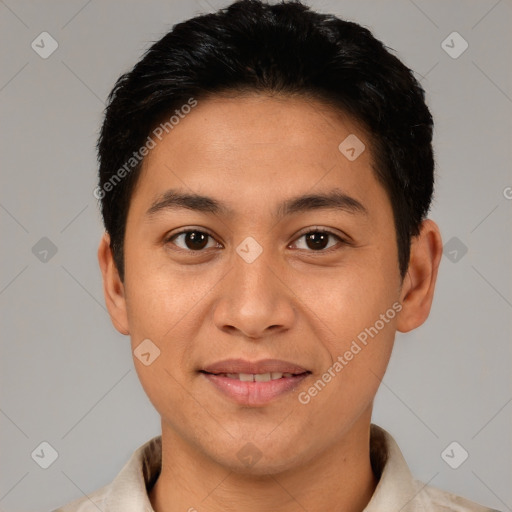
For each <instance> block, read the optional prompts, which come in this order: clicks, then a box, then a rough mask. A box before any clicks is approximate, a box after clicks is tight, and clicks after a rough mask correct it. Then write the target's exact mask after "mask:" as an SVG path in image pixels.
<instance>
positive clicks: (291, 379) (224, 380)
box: [200, 359, 311, 406]
mask: <svg viewBox="0 0 512 512" xmlns="http://www.w3.org/2000/svg"><path fill="white" fill-rule="evenodd" d="M272 372H276V373H277V372H280V373H287V374H293V375H290V376H286V377H285V376H283V377H281V378H280V379H275V380H270V381H266V382H248V381H241V380H238V379H236V378H230V377H228V376H226V375H224V374H228V373H229V374H236V373H252V374H262V373H272ZM200 373H201V375H202V376H203V377H204V378H205V379H206V380H207V381H208V382H209V383H210V384H212V385H213V386H214V387H215V388H216V389H217V390H218V391H220V392H221V393H222V394H223V395H224V396H227V397H228V398H230V399H231V400H233V401H234V402H235V403H237V404H239V405H245V406H262V405H265V404H268V403H269V402H271V401H273V400H275V399H277V398H279V397H282V396H283V395H285V394H287V393H289V392H291V391H293V390H294V389H296V387H297V386H298V385H299V384H300V383H301V382H302V381H303V380H304V379H305V378H306V377H308V376H309V375H311V372H310V371H309V370H306V369H305V368H303V367H302V366H299V365H297V364H294V363H290V362H288V361H282V360H279V359H264V360H260V361H254V362H252V361H246V360H243V359H227V360H224V361H219V362H217V363H214V364H211V365H208V366H206V367H205V368H204V369H203V370H200Z"/></svg>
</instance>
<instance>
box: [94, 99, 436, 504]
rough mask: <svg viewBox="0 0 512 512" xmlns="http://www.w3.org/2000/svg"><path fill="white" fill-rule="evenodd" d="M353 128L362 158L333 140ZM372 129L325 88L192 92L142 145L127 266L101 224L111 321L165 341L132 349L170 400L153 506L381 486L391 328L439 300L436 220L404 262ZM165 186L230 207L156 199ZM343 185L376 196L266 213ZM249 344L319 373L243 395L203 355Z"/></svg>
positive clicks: (242, 349) (219, 356)
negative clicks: (191, 236)
mask: <svg viewBox="0 0 512 512" xmlns="http://www.w3.org/2000/svg"><path fill="white" fill-rule="evenodd" d="M349 134H356V135H357V137H358V138H359V139H360V140H361V141H363V142H364V144H365V145H366V149H365V151H363V152H362V153H361V155H360V156H359V157H358V158H357V159H356V160H354V161H349V160H348V159H347V158H346V157H345V156H344V155H343V154H342V153H341V152H340V151H339V149H338V145H339V144H340V143H341V142H342V141H343V140H344V139H345V138H346V137H347V136H348V135H349ZM370 142H371V141H370V140H369V139H368V137H367V135H366V134H365V133H364V131H363V130H362V129H361V128H360V127H359V126H358V125H357V123H354V122H353V121H352V120H351V119H350V118H348V117H347V116H344V115H343V114H342V113H340V112H338V111H336V112H334V111H333V109H332V108H328V107H327V106H326V105H323V104H322V103H319V102H317V101H314V100H306V99H304V98H302V99H301V98H289V97H288V98H286V97H277V96H274V97H269V96H263V95H256V94H253V95H244V96H235V97H216V98H210V99H207V100H203V101H199V103H198V106H197V107H195V108H194V110H193V111H192V112H191V113H190V114H188V115H187V116H186V117H185V118H184V119H183V120H181V121H180V123H179V124H178V125H177V126H175V127H174V129H173V130H172V131H171V132H170V133H169V134H168V135H166V136H165V137H164V138H163V139H162V140H161V141H160V142H158V144H157V146H156V147H155V148H154V149H153V150H151V152H150V154H149V155H148V156H147V157H146V159H145V161H144V165H143V170H142V173H141V176H140V178H139V181H138V184H137V187H136V189H135V191H134V194H133V197H132V199H131V205H130V209H129V212H128V218H127V227H126V237H125V279H124V282H121V280H120V279H119V275H118V273H117V270H116V268H115V264H114V262H113V258H112V254H111V251H110V248H109V237H108V234H105V235H104V237H103V239H102V241H101V243H100V247H99V250H98V258H99V263H100V267H101V271H102V274H103V283H104V293H105V298H106V304H107V306H108V310H109V312H110V315H111V319H112V322H113V324H114V326H115V327H116V329H117V330H118V331H119V332H121V333H123V334H126V335H130V337H131V344H132V350H134V349H135V348H136V347H137V346H138V345H139V344H140V343H141V341H142V340H144V339H148V338H149V339H150V340H152V342H153V343H154V344H155V345H157V346H158V347H159V349H160V351H161V353H160V356H159V357H158V358H157V359H156V360H155V361H154V362H153V363H152V364H151V365H149V366H145V365H143V364H142V363H141V362H140V361H139V360H138V359H137V358H136V357H134V364H135V367H136V370H137V372H138V375H139V378H140V381H141V383H142V386H143V387H144V390H145V391H146V393H147V395H148V397H149V398H150V400H151V402H152V403H153V405H154V406H155V408H156V409H157V411H158V412H159V413H160V415H161V418H162V445H163V454H162V460H163V462H162V472H161V475H160V477H159V479H158V480H157V483H156V484H155V486H154V488H153V489H152V491H151V492H150V500H151V503H152V505H153V507H154V509H155V511H156V512H174V511H183V510H188V509H190V508H191V507H194V508H195V509H197V510H207V511H212V512H215V511H221V510H222V511H226V510H235V509H236V510H244V511H249V512H251V511H261V510H274V511H279V512H287V511H292V510H293V511H296V510H298V508H303V509H305V510H308V511H310V512H313V511H321V510H343V511H347V512H351V511H361V510H362V509H363V508H364V507H365V506H366V505H367V503H368V501H369V500H370V498H371V496H372V494H373V492H374V491H375V486H376V484H377V478H376V477H375V475H374V474H373V472H372V469H371V465H370V458H369V429H370V422H371V413H372V407H373V400H374V397H375V394H376V392H377V390H378V387H379V384H380V380H381V379H382V377H383V376H384V373H385V370H386V367H387V364H388V361H389V357H390V355H391V351H392V347H393V343H394V338H395V333H396V331H401V332H407V331H410V330H412V329H414V328H416V327H418V326H419V325H421V324H422V323H423V322H424V321H425V320H426V318H427V316H428V314H429V312H430V307H431V302H432V298H433V293H434V286H435V281H436V277H437V271H438V265H439V262H440V259H441V254H442V242H441V237H440V234H439V229H438V227H437V225H436V224H435V223H434V222H433V221H431V220H426V221H424V222H423V224H422V227H421V232H420V235H419V236H418V237H416V238H414V239H413V241H412V246H411V259H410V265H409V270H408V273H407V275H406V276H405V278H404V279H403V280H402V279H401V277H400V273H399V268H398V253H397V245H396V235H395V230H394V224H393V212H392V209H391V204H390V201H389V199H388V196H387V194H386V192H385V190H384V189H383V187H382V186H381V185H380V183H379V182H378V181H377V179H376V177H375V175H374V172H373V170H372V156H371V150H370ZM169 189H179V190H180V191H183V192H188V193H199V194H202V195H207V196H209V197H212V198H215V199H216V200H218V201H219V202H222V203H225V205H226V206H228V207H229V208H230V209H232V210H233V211H232V213H231V214H230V215H223V214H211V213H204V212H196V211H193V210H190V209H174V210H170V209H169V210H163V211H159V212H158V213H156V214H155V215H153V216H148V215H147V214H146V212H147V210H148V209H149V208H150V206H151V205H152V204H153V203H154V202H155V200H157V199H158V198H159V197H161V195H162V194H163V193H164V192H165V191H167V190H169ZM333 189H338V190H341V191H343V192H344V193H345V194H347V195H349V196H350V197H352V198H354V199H356V200H357V201H359V202H360V203H361V204H362V205H363V206H364V207H365V208H366V210H367V212H366V213H360V212H353V211H346V210H340V209H313V210H309V211H305V212H301V213H296V214H294V215H290V216H286V217H283V218H281V219H277V218H275V217H273V216H272V215H273V213H274V211H275V210H276V208H277V206H278V205H279V204H280V203H281V202H282V201H284V200H287V199H289V198H292V197H295V196H299V195H302V194H306V193H319V192H328V191H331V190H333ZM189 228H196V229H197V230H198V231H202V232H206V233H208V234H209V235H211V236H212V238H210V239H209V241H208V244H207V246H206V247H205V248H203V249H202V252H199V251H194V250H193V248H194V247H196V246H194V245H193V244H192V245H191V244H190V242H189V243H188V244H187V242H186V239H185V236H181V237H179V238H178V239H174V241H169V236H170V235H173V234H178V233H180V232H182V231H183V230H184V229H189ZM315 228H316V229H317V230H318V228H322V229H325V230H329V231H331V232H332V233H333V234H334V236H330V237H329V239H328V242H326V244H325V248H324V249H323V250H318V249H316V250H315V246H312V245H311V244H310V245H308V244H307V241H306V237H305V236H303V235H305V234H306V233H309V232H312V231H313V232H315ZM336 235H337V236H340V237H341V238H343V239H345V240H347V241H348V243H343V242H340V240H338V239H337V238H336ZM249 236H250V237H252V238H254V239H255V240H256V241H257V242H258V243H259V245H260V246H261V247H262V249H263V251H262V253H261V254H260V255H259V256H258V257H257V258H256V259H255V260H254V261H253V262H252V263H248V262H246V261H245V260H244V259H243V258H241V257H240V256H239V254H238V253H237V252H236V248H237V246H239V244H240V243H241V242H242V241H243V240H244V239H245V238H246V237H249ZM191 247H192V248H191ZM187 251H188V252H187ZM397 302H398V303H400V304H401V306H402V309H401V311H400V312H399V313H398V314H397V315H396V316H395V317H394V318H393V319H390V320H389V321H388V322H387V323H385V326H384V328H382V329H381V330H380V331H379V333H378V335H377V336H375V337H374V338H373V339H370V341H369V342H368V344H367V345H366V346H365V347H364V348H363V349H362V350H361V351H360V352H359V353H358V354H357V355H355V356H354V358H353V359H352V360H351V361H350V362H349V363H348V364H347V365H346V366H345V367H344V368H343V370H342V371H340V372H338V373H337V374H336V377H335V378H333V379H332V380H331V381H330V382H329V383H328V384H327V385H326V386H325V388H324V389H322V390H321V391H320V392H319V393H318V394H317V395H316V396H314V397H313V398H311V401H310V402H309V403H308V404H302V403H300V402H299V400H298V396H299V393H300V392H304V391H307V390H308V389H309V388H310V387H311V386H312V385H313V384H314V382H316V381H317V380H318V379H319V378H320V377H321V375H322V374H323V373H324V372H326V371H327V370H328V368H330V367H332V365H333V362H334V361H336V359H337V357H338V356H340V355H343V354H344V353H345V352H346V351H347V350H348V349H349V347H350V344H351V342H352V340H354V339H356V337H357V335H358V334H359V333H360V332H362V331H364V329H365V328H367V327H370V326H373V325H375V322H376V321H377V320H378V319H379V318H380V315H381V314H384V313H385V312H386V311H387V310H388V309H389V308H391V307H392V305H393V304H394V303H397ZM238 357H240V358H244V359H249V360H260V359H264V358H276V359H283V360H286V361H290V362H293V363H297V364H299V365H300V366H302V367H304V368H306V369H308V370H310V371H311V372H312V373H311V375H309V376H308V377H307V378H306V379H305V380H304V381H303V382H302V383H300V385H299V386H298V387H297V388H296V389H294V390H292V391H290V392H288V393H286V394H285V395H282V396H279V397H277V398H276V399H274V400H273V401H272V402H270V403H268V404H265V405H260V406H251V405H245V406H242V405H238V404H236V403H234V402H233V401H231V400H230V399H229V398H227V397H225V396H224V395H222V394H221V393H219V391H218V390H217V389H216V388H215V387H214V386H213V385H212V384H211V383H210V382H208V381H207V380H206V379H205V378H204V376H203V375H201V374H200V373H198V370H199V369H201V368H203V367H204V366H205V365H207V364H211V363H213V362H216V361H219V360H223V359H227V358H238ZM248 442H251V443H252V444H253V445H254V446H255V447H256V448H257V450H258V454H259V456H260V458H259V460H257V462H256V463H255V464H253V465H251V466H248V465H247V464H246V463H245V462H244V461H242V460H240V459H239V458H238V456H237V453H238V452H239V450H240V449H242V448H243V447H244V446H245V445H246V444H247V443H248Z"/></svg>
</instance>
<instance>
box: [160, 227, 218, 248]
mask: <svg viewBox="0 0 512 512" xmlns="http://www.w3.org/2000/svg"><path fill="white" fill-rule="evenodd" d="M209 238H210V239H211V240H212V241H214V240H215V239H214V238H213V237H212V236H211V235H209V234H208V233H206V232H204V231H199V230H198V229H189V230H186V231H180V232H179V233H175V234H174V235H171V236H170V237H168V238H167V239H166V240H165V242H166V243H169V242H172V243H173V244H174V245H176V246H178V247H179V248H180V249H183V250H185V251H189V252H194V251H195V252H200V251H202V250H203V249H205V248H208V239H209ZM178 240H180V241H181V243H182V244H183V245H180V244H179V243H176V241H178ZM215 246H217V247H218V246H220V244H219V243H218V242H217V245H215V244H214V245H213V247H215Z"/></svg>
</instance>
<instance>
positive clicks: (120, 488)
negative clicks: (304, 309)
mask: <svg viewBox="0 0 512 512" xmlns="http://www.w3.org/2000/svg"><path fill="white" fill-rule="evenodd" d="M161 460H162V438H161V436H157V437H154V438H153V439H151V440H149V441H148V442H147V443H145V444H144V445H142V446H141V447H140V448H138V449H137V450H136V451H135V452H134V453H133V455H132V456H131V458H130V460H129V461H128V462H127V463H126V465H125V466H124V467H123V468H122V469H121V471H120V472H119V474H118V475H117V477H116V478H115V479H114V481H113V482H112V484H111V485H110V486H109V488H108V492H107V495H106V497H105V498H106V505H107V506H106V507H105V509H106V510H109V511H111V512H142V511H144V512H153V508H152V507H151V502H150V501H149V497H148V489H151V487H152V486H153V484H154V483H155V482H156V479H157V478H158V475H159V474H160V468H161ZM370 460H371V464H372V468H373V471H374V473H375V475H376V477H377V478H378V484H377V487H376V489H375V492H374V494H373V496H372V498H371V500H370V502H369V503H368V505H367V506H366V508H365V509H364V512H398V511H400V512H410V511H412V510H414V512H423V511H424V510H426V509H425V508H424V507H423V505H422V504H421V500H420V499H418V494H419V493H420V491H421V490H422V486H419V485H418V482H416V481H415V480H414V479H413V476H412V474H411V472H410V470H409V467H408V466H407V463H406V461H405V459H404V457H403V455H402V452H401V451H400V448H399V447H398V445H397V443H396V442H395V440H394V439H393V437H392V436H391V435H390V434H389V433H388V432H387V431H386V430H384V429H383V428H381V427H379V426H378V425H375V424H371V426H370Z"/></svg>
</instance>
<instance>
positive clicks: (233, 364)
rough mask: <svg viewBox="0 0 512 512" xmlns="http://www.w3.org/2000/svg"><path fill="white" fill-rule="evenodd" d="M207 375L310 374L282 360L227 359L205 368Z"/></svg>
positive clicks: (300, 367)
mask: <svg viewBox="0 0 512 512" xmlns="http://www.w3.org/2000/svg"><path fill="white" fill-rule="evenodd" d="M202 371H203V372H206V373H216V374H219V373H252V374H258V373H271V372H276V373H277V372H281V373H293V374H296V375H298V374H301V373H305V372H308V370H306V369H305V368H303V367H302V366H299V365H297V364H295V363H290V362H288V361H283V360H281V359H261V360H260V361H247V360H245V359H225V360H224V361H218V362H216V363H213V364H210V365H208V366H205V367H204V368H203V369H202Z"/></svg>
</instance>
